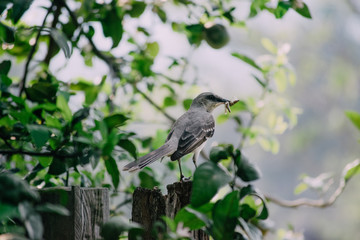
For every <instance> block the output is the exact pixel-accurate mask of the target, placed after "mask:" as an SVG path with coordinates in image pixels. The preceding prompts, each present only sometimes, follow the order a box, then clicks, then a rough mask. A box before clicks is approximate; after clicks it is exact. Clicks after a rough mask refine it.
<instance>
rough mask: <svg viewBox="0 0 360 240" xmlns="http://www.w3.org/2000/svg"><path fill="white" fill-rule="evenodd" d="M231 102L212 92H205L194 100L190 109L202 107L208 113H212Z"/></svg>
mask: <svg viewBox="0 0 360 240" xmlns="http://www.w3.org/2000/svg"><path fill="white" fill-rule="evenodd" d="M229 102H230V101H229V100H227V99H224V98H222V97H220V96H218V95H216V94H213V93H211V92H204V93H201V94H200V95H199V96H197V97H196V98H195V99H194V100H193V102H192V104H191V106H190V109H192V108H193V109H194V108H199V107H200V108H205V110H206V111H207V112H212V111H213V110H214V109H215V108H216V107H217V106H219V105H221V104H226V103H229Z"/></svg>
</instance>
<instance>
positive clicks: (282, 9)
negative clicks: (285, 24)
mask: <svg viewBox="0 0 360 240" xmlns="http://www.w3.org/2000/svg"><path fill="white" fill-rule="evenodd" d="M290 8H291V3H290V2H285V1H279V2H278V5H277V7H276V9H275V11H274V12H273V13H274V15H275V17H276V18H278V19H279V18H282V17H283V16H284V15H285V14H286V13H287V11H288V10H289V9H290Z"/></svg>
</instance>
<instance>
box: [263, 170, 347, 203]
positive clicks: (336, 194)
mask: <svg viewBox="0 0 360 240" xmlns="http://www.w3.org/2000/svg"><path fill="white" fill-rule="evenodd" d="M348 180H349V179H348ZM345 187H346V181H345V179H344V178H343V177H342V178H341V179H340V183H339V186H338V187H337V189H336V190H335V191H334V193H333V194H332V195H331V196H330V197H329V199H327V200H326V199H318V200H314V199H308V198H299V199H296V200H293V201H289V200H282V199H278V198H275V197H272V196H270V195H266V194H264V195H265V198H266V200H268V201H270V202H273V203H275V204H277V205H279V206H281V207H287V208H297V207H300V206H309V207H317V208H325V207H329V206H331V205H333V204H334V203H335V201H336V200H337V199H338V198H339V197H340V195H341V193H342V192H343V191H344V189H345Z"/></svg>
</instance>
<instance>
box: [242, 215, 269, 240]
mask: <svg viewBox="0 0 360 240" xmlns="http://www.w3.org/2000/svg"><path fill="white" fill-rule="evenodd" d="M239 221H240V226H241V228H242V229H243V231H244V232H245V233H246V236H248V238H247V239H251V240H262V239H263V235H262V233H261V231H260V229H259V228H257V227H256V226H255V225H254V224H252V223H251V222H246V221H245V220H244V219H242V218H239Z"/></svg>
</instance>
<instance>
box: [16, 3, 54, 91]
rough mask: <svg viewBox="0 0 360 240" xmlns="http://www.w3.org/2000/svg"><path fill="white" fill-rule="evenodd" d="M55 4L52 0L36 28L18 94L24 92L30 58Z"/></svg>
mask: <svg viewBox="0 0 360 240" xmlns="http://www.w3.org/2000/svg"><path fill="white" fill-rule="evenodd" d="M54 5H55V1H53V2H52V4H51V6H50V7H49V9H48V11H47V13H46V15H45V17H44V20H43V22H42V24H41V26H40V28H39V30H38V33H37V35H36V39H35V43H34V45H33V46H32V48H31V50H30V52H29V55H28V57H27V60H26V63H25V69H24V75H23V77H22V79H21V82H20V86H19V87H20V91H19V96H21V95H22V93H23V92H24V90H25V86H26V78H27V75H28V72H29V65H30V62H31V60H32V58H33V57H34V54H35V50H36V47H37V45H38V42H39V39H40V36H41V31H42V30H43V28H44V27H45V24H46V19H47V18H48V16H49V14H50V13H51V11H52V9H53V7H54Z"/></svg>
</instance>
